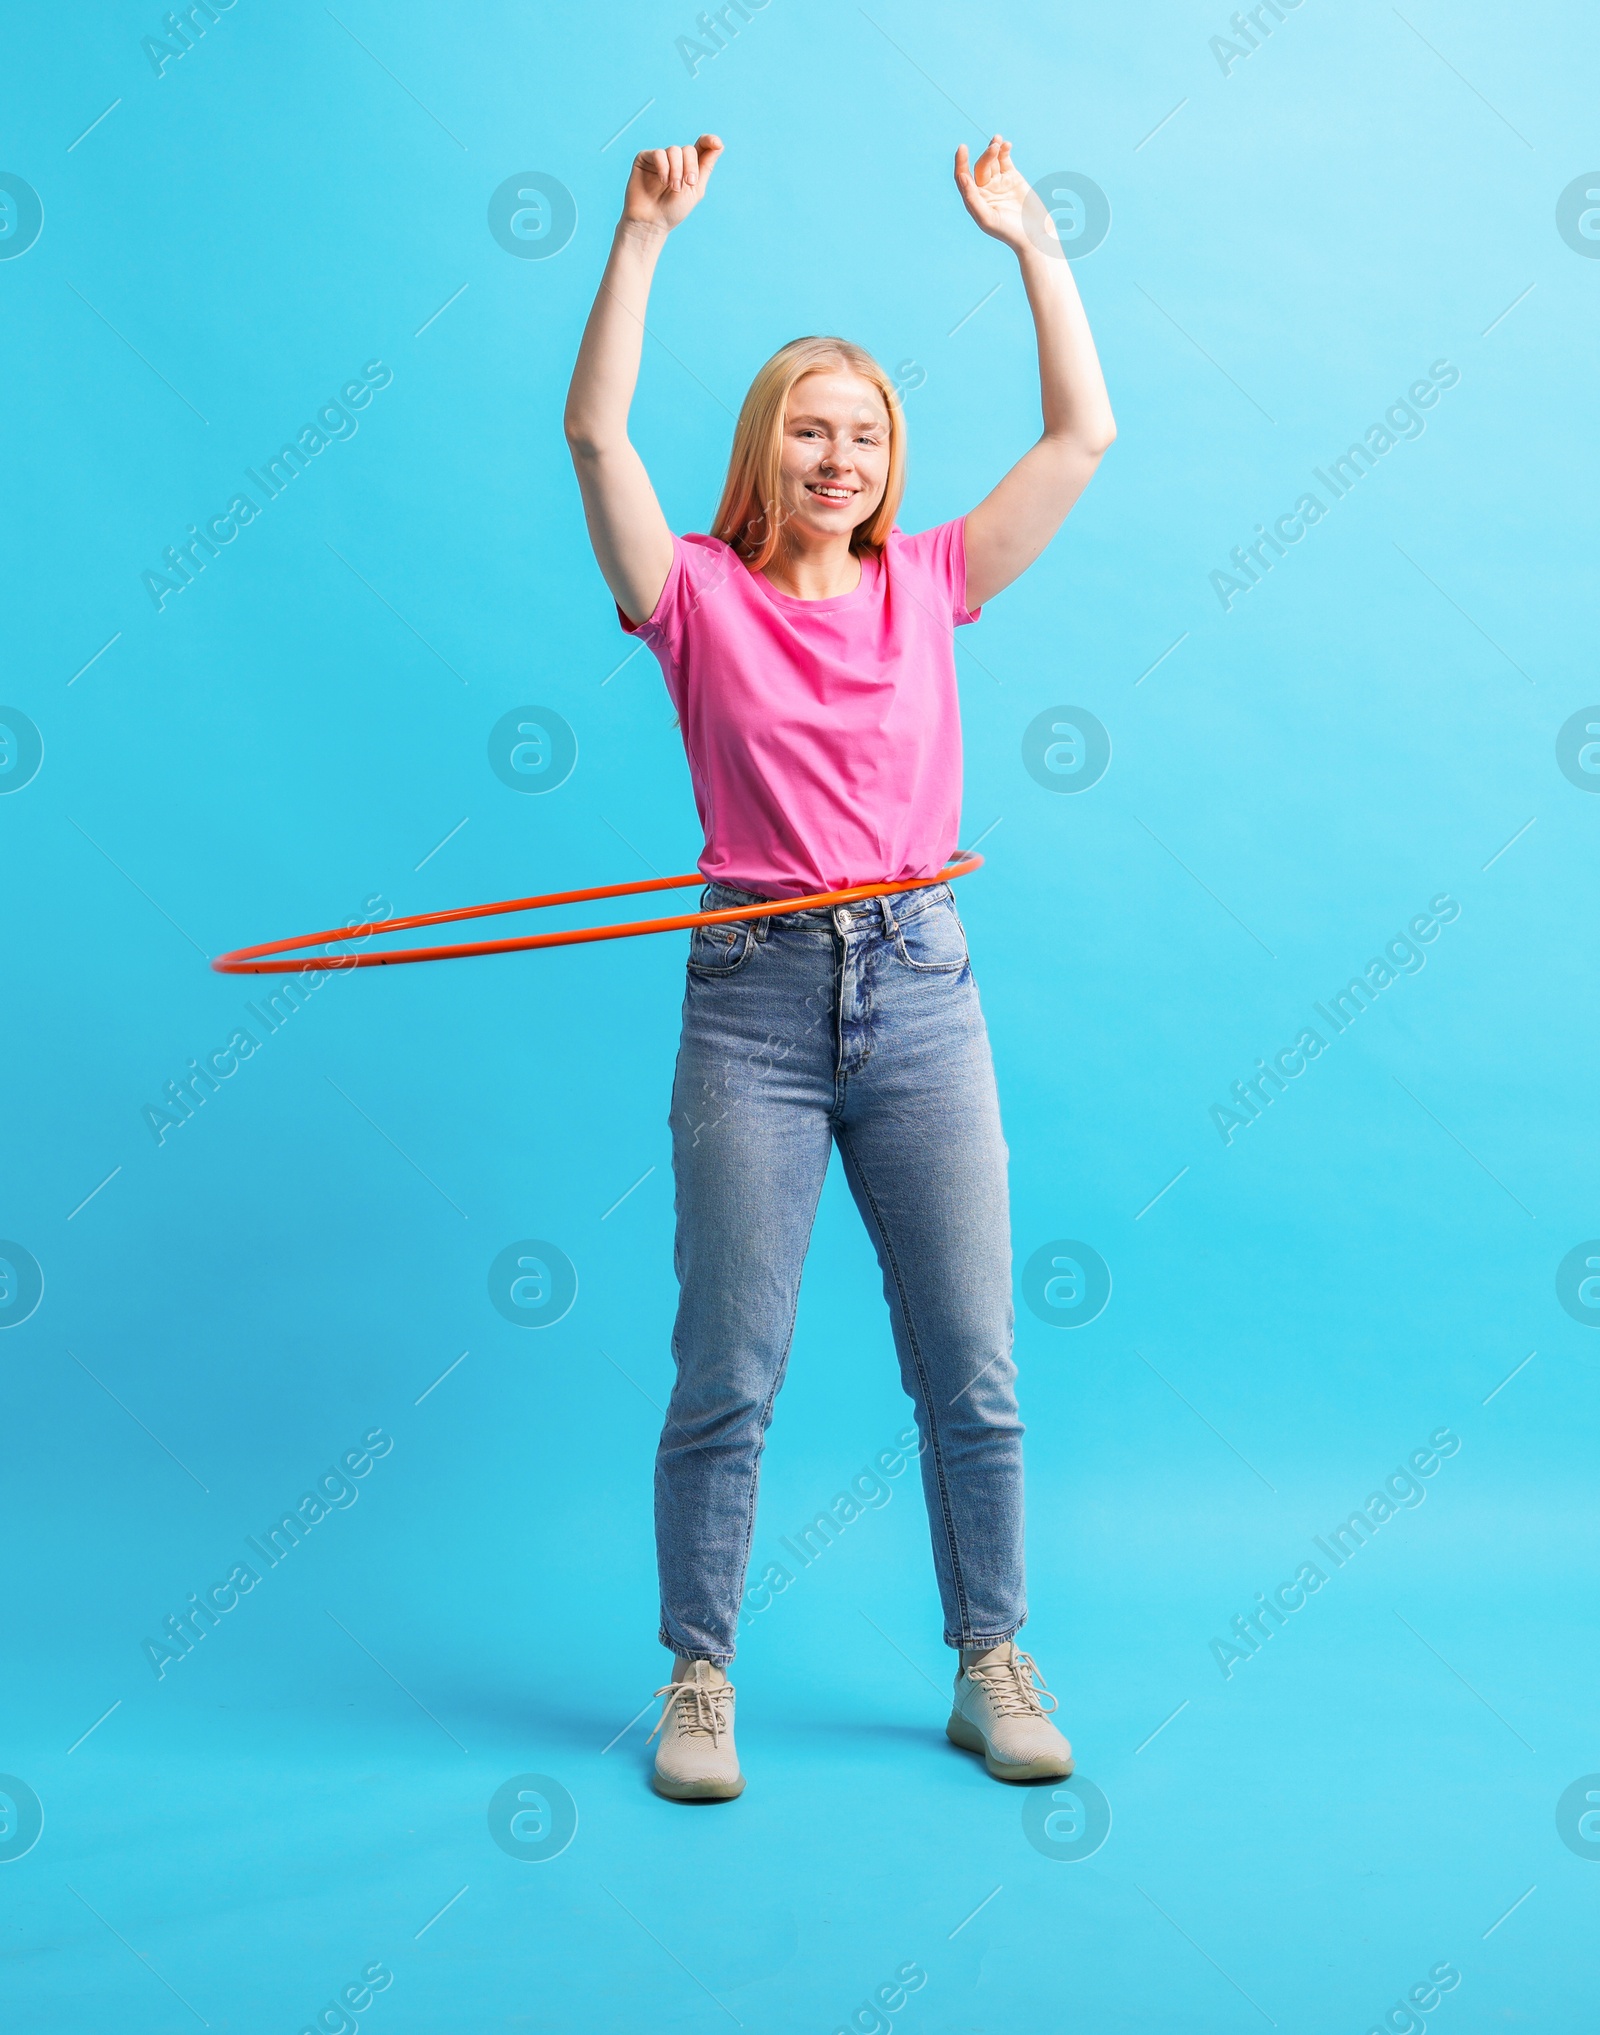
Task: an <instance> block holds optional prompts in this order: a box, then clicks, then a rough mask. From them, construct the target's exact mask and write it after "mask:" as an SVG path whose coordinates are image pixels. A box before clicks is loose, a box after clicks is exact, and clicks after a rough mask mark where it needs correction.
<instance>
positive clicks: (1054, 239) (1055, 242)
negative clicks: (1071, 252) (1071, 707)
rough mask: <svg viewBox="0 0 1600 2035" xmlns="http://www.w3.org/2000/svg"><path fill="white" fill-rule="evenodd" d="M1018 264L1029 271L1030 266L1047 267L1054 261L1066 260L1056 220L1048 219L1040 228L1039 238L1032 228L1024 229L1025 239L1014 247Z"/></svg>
mask: <svg viewBox="0 0 1600 2035" xmlns="http://www.w3.org/2000/svg"><path fill="white" fill-rule="evenodd" d="M1013 252H1014V253H1015V255H1016V257H1017V261H1018V264H1019V265H1020V267H1021V268H1022V270H1023V271H1024V273H1026V272H1027V270H1029V269H1030V268H1036V269H1039V270H1041V271H1042V270H1044V269H1047V268H1048V267H1049V266H1050V264H1051V263H1052V262H1058V261H1064V260H1065V259H1066V249H1065V248H1064V247H1063V246H1062V245H1061V238H1060V236H1059V234H1058V233H1057V232H1056V229H1055V221H1054V220H1046V221H1045V223H1044V225H1043V226H1041V227H1040V228H1039V229H1038V234H1037V238H1036V237H1035V235H1034V233H1033V231H1032V230H1030V229H1026V228H1025V229H1024V237H1023V239H1022V240H1021V241H1020V242H1019V243H1018V244H1017V245H1016V246H1015V247H1014V249H1013Z"/></svg>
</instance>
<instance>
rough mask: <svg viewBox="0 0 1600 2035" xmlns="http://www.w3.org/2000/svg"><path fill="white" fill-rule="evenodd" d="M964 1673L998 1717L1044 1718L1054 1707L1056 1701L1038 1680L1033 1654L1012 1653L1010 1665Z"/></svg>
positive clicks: (1006, 1663)
mask: <svg viewBox="0 0 1600 2035" xmlns="http://www.w3.org/2000/svg"><path fill="white" fill-rule="evenodd" d="M967 1673H968V1674H969V1675H970V1676H971V1677H972V1678H973V1680H974V1681H976V1682H978V1683H980V1684H981V1685H982V1687H983V1689H984V1690H985V1692H986V1693H987V1695H988V1698H989V1701H990V1703H991V1704H992V1705H993V1708H994V1714H995V1715H996V1716H997V1717H1043V1716H1044V1715H1045V1714H1046V1713H1047V1712H1048V1711H1050V1710H1054V1709H1055V1708H1056V1707H1057V1704H1056V1699H1055V1697H1054V1696H1052V1695H1051V1693H1050V1691H1049V1690H1048V1689H1047V1688H1046V1687H1045V1685H1044V1683H1043V1682H1042V1681H1041V1680H1040V1678H1039V1670H1038V1669H1037V1668H1036V1667H1035V1666H1034V1664H1033V1656H1032V1654H1027V1653H1014V1654H1013V1655H1012V1656H1011V1658H1010V1660H1009V1661H995V1662H993V1663H992V1664H990V1665H989V1666H987V1667H971V1668H968V1669H967ZM1041 1698H1042V1699H1043V1700H1042V1701H1041Z"/></svg>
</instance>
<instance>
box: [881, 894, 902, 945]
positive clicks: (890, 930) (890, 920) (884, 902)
mask: <svg viewBox="0 0 1600 2035" xmlns="http://www.w3.org/2000/svg"><path fill="white" fill-rule="evenodd" d="M878 916H879V918H880V919H881V920H882V922H883V937H884V938H885V939H886V940H892V939H893V938H894V936H895V934H896V932H897V931H898V930H899V928H898V926H897V925H896V923H895V916H894V907H893V905H891V904H890V902H889V893H888V892H887V891H885V892H884V893H883V894H882V896H880V897H879V899H878Z"/></svg>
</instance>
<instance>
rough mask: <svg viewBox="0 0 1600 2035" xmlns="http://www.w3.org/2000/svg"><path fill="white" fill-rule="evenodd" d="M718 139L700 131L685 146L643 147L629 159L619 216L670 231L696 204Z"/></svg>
mask: <svg viewBox="0 0 1600 2035" xmlns="http://www.w3.org/2000/svg"><path fill="white" fill-rule="evenodd" d="M721 153H722V143H721V142H720V141H719V140H718V139H717V137H716V136H715V135H714V134H702V135H701V137H700V139H699V140H698V141H696V142H692V143H691V144H690V145H689V146H688V147H687V148H645V149H641V150H640V151H639V153H638V154H637V155H636V156H635V157H634V159H633V169H632V171H631V172H630V174H629V177H628V190H627V195H626V197H625V198H624V199H623V201H622V216H623V218H624V219H632V220H635V221H637V222H639V223H640V224H643V225H647V226H659V227H660V228H661V229H662V231H663V232H667V233H670V232H671V230H672V228H673V227H674V226H681V225H682V223H683V222H684V220H685V219H687V218H688V216H689V214H690V213H691V212H692V211H693V210H694V208H695V206H696V205H698V204H699V202H700V198H701V195H702V193H703V192H704V191H705V187H706V185H707V184H708V183H709V182H710V181H711V172H712V170H713V169H714V168H715V167H716V161H717V157H718V156H719V155H721Z"/></svg>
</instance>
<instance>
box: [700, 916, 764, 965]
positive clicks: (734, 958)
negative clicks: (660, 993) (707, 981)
mask: <svg viewBox="0 0 1600 2035" xmlns="http://www.w3.org/2000/svg"><path fill="white" fill-rule="evenodd" d="M754 945H755V924H754V921H753V920H750V919H740V920H738V921H737V922H736V923H735V924H733V925H731V926H696V927H695V929H694V931H693V932H692V933H691V934H690V935H689V966H690V968H691V969H693V971H694V973H695V974H696V975H712V976H718V975H732V974H733V973H734V972H735V970H736V969H739V968H742V967H743V966H744V964H745V962H746V961H748V960H749V958H750V950H751V948H752V947H753V946H754Z"/></svg>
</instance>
